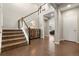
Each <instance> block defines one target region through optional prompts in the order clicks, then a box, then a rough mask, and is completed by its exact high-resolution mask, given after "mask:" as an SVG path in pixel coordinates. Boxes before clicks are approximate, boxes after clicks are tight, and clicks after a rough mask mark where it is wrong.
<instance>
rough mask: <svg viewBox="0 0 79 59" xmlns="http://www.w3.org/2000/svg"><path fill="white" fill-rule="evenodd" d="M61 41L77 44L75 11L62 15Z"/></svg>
mask: <svg viewBox="0 0 79 59" xmlns="http://www.w3.org/2000/svg"><path fill="white" fill-rule="evenodd" d="M62 17H63V39H64V40H68V41H74V42H77V31H76V30H77V9H76V8H75V9H71V10H67V11H64V12H63V13H62Z"/></svg>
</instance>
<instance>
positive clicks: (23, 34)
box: [2, 34, 24, 38]
mask: <svg viewBox="0 0 79 59" xmlns="http://www.w3.org/2000/svg"><path fill="white" fill-rule="evenodd" d="M17 36H24V34H16V35H4V36H2V38H6V37H17Z"/></svg>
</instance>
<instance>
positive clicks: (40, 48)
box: [1, 37, 79, 56]
mask: <svg viewBox="0 0 79 59" xmlns="http://www.w3.org/2000/svg"><path fill="white" fill-rule="evenodd" d="M1 55H2V56H79V44H77V43H74V42H70V41H61V42H60V44H59V45H56V44H55V43H54V40H53V38H52V39H51V38H47V37H46V38H45V39H44V40H42V39H35V40H31V44H30V45H28V46H23V47H20V48H16V49H12V50H9V51H6V52H3V53H2V54H1Z"/></svg>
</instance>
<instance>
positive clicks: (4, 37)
mask: <svg viewBox="0 0 79 59" xmlns="http://www.w3.org/2000/svg"><path fill="white" fill-rule="evenodd" d="M18 37H24V35H19V36H10V37H9V36H7V37H2V39H10V38H18Z"/></svg>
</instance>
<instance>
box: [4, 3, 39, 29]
mask: <svg viewBox="0 0 79 59" xmlns="http://www.w3.org/2000/svg"><path fill="white" fill-rule="evenodd" d="M37 9H38V6H37V5H35V4H27V3H26V4H25V3H24V4H22V3H4V4H3V19H4V21H3V28H17V27H18V23H17V21H18V19H19V18H20V17H23V16H26V15H28V14H29V13H32V12H33V11H36V10H37Z"/></svg>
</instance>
